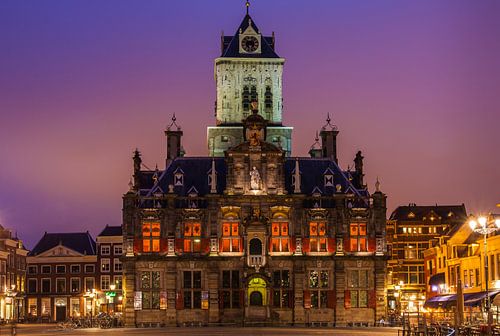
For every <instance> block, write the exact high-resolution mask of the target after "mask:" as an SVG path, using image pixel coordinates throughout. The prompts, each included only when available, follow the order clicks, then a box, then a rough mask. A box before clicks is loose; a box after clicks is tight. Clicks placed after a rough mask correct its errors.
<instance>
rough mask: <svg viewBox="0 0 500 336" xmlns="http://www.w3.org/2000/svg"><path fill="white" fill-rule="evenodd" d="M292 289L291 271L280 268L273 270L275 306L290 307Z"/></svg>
mask: <svg viewBox="0 0 500 336" xmlns="http://www.w3.org/2000/svg"><path fill="white" fill-rule="evenodd" d="M291 293H292V291H291V290H290V271H289V270H279V271H274V272H273V306H274V307H276V308H289V307H290V305H291V303H292V298H291V297H290V296H291Z"/></svg>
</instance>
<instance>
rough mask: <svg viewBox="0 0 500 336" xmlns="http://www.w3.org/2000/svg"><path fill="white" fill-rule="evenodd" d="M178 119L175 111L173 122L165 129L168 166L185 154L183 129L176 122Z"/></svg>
mask: <svg viewBox="0 0 500 336" xmlns="http://www.w3.org/2000/svg"><path fill="white" fill-rule="evenodd" d="M176 120H177V119H176V118H175V113H174V115H173V116H172V122H171V123H170V125H169V126H168V127H167V130H166V131H165V136H166V137H167V160H166V161H167V162H166V166H165V167H168V165H169V164H170V163H171V162H172V161H173V160H174V159H175V158H178V157H182V156H184V149H183V148H182V145H181V138H182V134H183V133H182V131H181V128H180V126H179V125H177V123H176V122H175V121H176Z"/></svg>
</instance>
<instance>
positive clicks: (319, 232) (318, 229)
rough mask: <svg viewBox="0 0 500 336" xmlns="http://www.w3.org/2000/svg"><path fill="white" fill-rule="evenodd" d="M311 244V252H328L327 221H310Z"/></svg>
mask: <svg viewBox="0 0 500 336" xmlns="http://www.w3.org/2000/svg"><path fill="white" fill-rule="evenodd" d="M309 244H310V247H311V252H326V251H327V246H326V244H327V239H326V223H325V222H310V223H309Z"/></svg>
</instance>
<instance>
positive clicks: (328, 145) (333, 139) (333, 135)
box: [319, 114, 339, 163]
mask: <svg viewBox="0 0 500 336" xmlns="http://www.w3.org/2000/svg"><path fill="white" fill-rule="evenodd" d="M330 122H331V119H330V114H328V117H327V118H326V125H325V126H323V127H322V128H321V132H320V133H319V135H320V136H321V148H322V156H323V157H324V158H329V159H331V160H333V161H335V163H339V161H338V159H337V134H339V131H338V129H337V126H336V125H332V124H331V123H330Z"/></svg>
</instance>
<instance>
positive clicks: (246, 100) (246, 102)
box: [241, 85, 250, 112]
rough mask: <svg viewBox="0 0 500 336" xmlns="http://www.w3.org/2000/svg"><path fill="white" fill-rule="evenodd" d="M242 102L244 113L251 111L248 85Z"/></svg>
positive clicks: (242, 96)
mask: <svg viewBox="0 0 500 336" xmlns="http://www.w3.org/2000/svg"><path fill="white" fill-rule="evenodd" d="M241 98H242V100H241V102H242V107H243V111H244V112H246V111H248V110H250V88H249V87H248V85H245V86H243V93H242V94H241Z"/></svg>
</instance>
